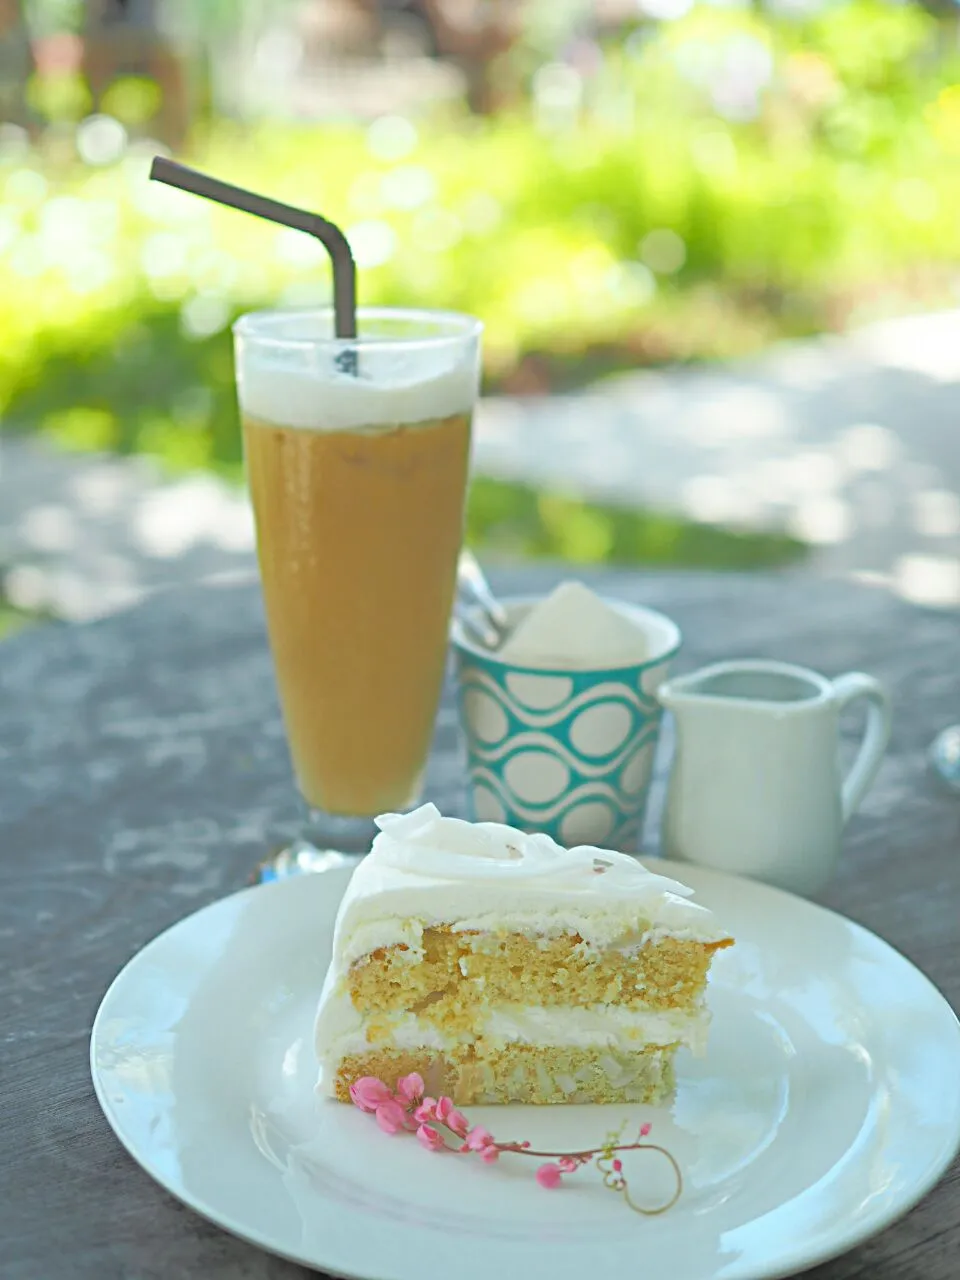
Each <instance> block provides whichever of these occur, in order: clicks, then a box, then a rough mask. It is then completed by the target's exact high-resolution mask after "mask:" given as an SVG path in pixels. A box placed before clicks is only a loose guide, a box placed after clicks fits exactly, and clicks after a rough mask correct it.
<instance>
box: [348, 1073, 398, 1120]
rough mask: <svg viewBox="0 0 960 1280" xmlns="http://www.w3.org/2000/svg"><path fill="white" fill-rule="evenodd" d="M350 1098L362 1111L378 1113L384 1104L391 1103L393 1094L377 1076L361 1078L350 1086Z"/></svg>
mask: <svg viewBox="0 0 960 1280" xmlns="http://www.w3.org/2000/svg"><path fill="white" fill-rule="evenodd" d="M350 1098H351V1101H352V1102H353V1105H354V1106H355V1107H359V1108H360V1110H361V1111H376V1109H377V1107H379V1106H381V1105H382V1104H383V1103H384V1102H389V1101H390V1100H391V1099H392V1098H393V1094H392V1093H391V1092H390V1090H389V1089H388V1088H387V1086H386V1085H385V1084H384V1083H383V1081H382V1080H378V1079H377V1077H376V1076H361V1077H360V1079H359V1080H354V1082H353V1084H352V1085H351V1086H350Z"/></svg>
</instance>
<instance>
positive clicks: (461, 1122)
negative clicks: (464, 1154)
mask: <svg viewBox="0 0 960 1280" xmlns="http://www.w3.org/2000/svg"><path fill="white" fill-rule="evenodd" d="M447 1128H448V1129H451V1130H452V1131H453V1132H454V1133H455V1134H456V1135H457V1137H458V1138H465V1137H466V1136H467V1130H468V1129H469V1128H470V1121H469V1120H468V1119H467V1117H466V1116H465V1115H464V1114H463V1112H462V1111H456V1110H454V1111H451V1112H450V1114H449V1115H448V1116H447Z"/></svg>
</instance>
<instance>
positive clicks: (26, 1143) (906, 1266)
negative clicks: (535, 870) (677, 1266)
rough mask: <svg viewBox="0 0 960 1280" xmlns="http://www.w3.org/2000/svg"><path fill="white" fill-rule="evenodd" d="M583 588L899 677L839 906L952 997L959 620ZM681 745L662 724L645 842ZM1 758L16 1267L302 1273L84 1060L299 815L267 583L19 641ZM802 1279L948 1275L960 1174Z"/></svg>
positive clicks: (455, 775) (711, 628) (778, 653)
mask: <svg viewBox="0 0 960 1280" xmlns="http://www.w3.org/2000/svg"><path fill="white" fill-rule="evenodd" d="M562 576H564V575H563V571H562V570H561V569H558V568H557V567H550V566H538V567H528V568H524V569H517V570H511V571H505V572H502V573H501V574H499V575H494V581H495V583H496V585H497V586H498V587H499V588H500V589H501V590H502V591H504V592H517V593H519V592H538V591H541V590H545V589H547V588H549V587H550V586H552V585H554V584H555V583H556V581H558V580H559V578H560V577H562ZM578 576H585V575H582V574H579V573H578ZM588 580H591V581H595V582H597V583H599V584H601V585H602V586H603V588H604V589H606V590H609V591H611V592H613V593H616V594H618V595H620V596H622V597H624V598H627V599H630V600H633V601H635V602H637V603H643V604H648V605H651V606H653V607H656V608H661V609H664V610H666V611H667V612H668V613H670V614H671V615H672V616H673V617H675V618H676V620H677V621H678V622H679V624H680V626H681V628H682V629H683V631H684V635H685V645H684V650H683V653H682V655H681V660H680V663H679V668H680V669H691V668H693V667H694V666H698V665H700V664H701V663H704V662H707V661H712V660H717V659H722V658H729V657H743V656H761V657H777V658H782V659H786V660H791V661H796V662H801V663H806V664H808V665H811V666H815V667H817V668H818V669H819V670H821V671H823V672H824V673H826V674H828V675H836V674H839V673H840V672H842V671H846V670H851V669H861V670H866V671H869V672H871V673H873V674H875V675H878V676H880V677H881V678H883V679H884V680H886V681H888V682H889V684H890V686H891V688H892V690H893V694H894V700H895V728H894V735H893V742H892V745H891V748H890V751H889V753H888V755H887V758H886V760H885V761H884V764H883V766H882V769H881V772H880V775H879V778H878V781H877V783H876V785H875V787H874V789H873V791H872V792H871V793H870V795H869V796H868V798H867V800H866V802H865V804H864V806H863V809H862V811H861V813H860V814H859V815H858V816H857V817H856V818H855V819H854V820H853V822H852V823H851V824H850V827H849V828H848V832H847V837H846V843H845V852H844V857H843V859H842V862H841V867H840V870H839V873H838V876H837V878H836V880H835V882H834V884H833V885H832V886H831V888H830V889H829V890H828V891H827V892H826V893H825V894H824V895H822V901H824V902H825V903H826V904H828V905H829V906H831V907H833V908H835V909H837V910H839V911H841V912H843V913H844V914H846V915H848V916H850V917H852V918H853V919H855V920H858V921H860V922H861V923H862V924H864V925H866V926H867V928H869V929H872V930H874V931H875V932H876V933H878V934H880V936H881V937H883V938H885V939H887V941H889V942H890V943H892V944H893V946H894V947H896V948H898V949H899V950H900V951H902V952H903V953H904V954H905V955H907V956H908V957H909V958H910V959H911V960H913V961H914V962H915V963H916V964H917V965H919V966H920V968H922V969H923V970H924V971H925V972H926V973H927V974H929V976H930V977H931V978H932V979H933V981H934V982H935V983H936V984H937V985H938V986H939V987H940V989H941V990H942V991H943V992H944V994H945V995H946V997H947V999H948V1000H949V1001H950V1002H951V1003H952V1004H953V1006H954V1007H955V1008H956V1007H957V1006H958V1004H960V798H957V797H952V796H950V795H948V794H945V793H943V792H942V791H940V790H939V789H938V786H937V784H936V782H935V780H934V779H933V778H932V777H931V776H930V774H929V772H928V769H927V765H926V758H925V755H926V750H927V747H928V744H929V742H930V739H931V737H932V736H933V734H934V733H935V732H936V731H937V730H938V729H940V728H942V727H943V726H944V725H946V724H948V723H950V722H951V721H957V720H960V644H958V638H960V624H958V619H957V617H956V616H955V615H950V614H946V613H935V612H925V611H922V610H919V609H915V608H913V607H910V606H908V605H906V604H904V603H902V602H900V601H898V600H896V599H894V598H892V597H891V596H890V595H888V594H887V593H886V592H884V591H883V590H880V589H872V588H867V587H863V586H855V585H851V584H847V583H842V582H829V581H824V580H819V579H816V578H813V577H808V576H805V575H803V574H797V575H792V574H787V575H779V576H771V577H766V578H754V577H739V576H714V575H691V576H680V575H664V576H642V575H638V574H633V573H630V574H617V573H608V574H605V575H593V577H589V576H588ZM856 729H857V726H856V725H855V724H854V725H851V726H850V729H849V732H850V733H851V735H852V734H855V732H856ZM667 736H669V735H667ZM668 751H669V741H665V742H664V744H663V749H662V751H661V755H660V759H659V762H658V769H657V780H656V782H655V787H654V793H653V797H652V802H651V812H650V815H649V821H648V827H647V843H648V845H649V846H650V847H653V846H654V845H655V841H656V830H657V825H658V821H657V820H658V809H659V804H660V800H661V795H662V789H663V771H664V767H665V760H666V755H667V753H668ZM0 756H2V760H3V769H2V771H0V836H2V844H0V849H2V853H0V972H2V975H3V978H2V981H0V1081H2V1099H3V1121H2V1135H3V1137H2V1143H0V1275H2V1276H3V1277H10V1278H11V1280H21V1278H23V1280H60V1278H61V1277H83V1278H84V1280H86V1278H87V1277H90V1280H94V1278H95V1280H112V1278H114V1277H117V1278H121V1277H122V1278H123V1280H127V1278H128V1277H129V1278H136V1280H152V1278H153V1277H179V1276H202V1277H205V1280H219V1278H220V1277H224V1278H226V1277H230V1278H231V1280H281V1278H282V1277H293V1276H304V1275H307V1274H309V1273H308V1272H306V1271H305V1270H304V1269H303V1268H301V1267H298V1266H295V1265H292V1264H290V1263H288V1262H284V1261H281V1260H279V1259H276V1258H272V1257H270V1256H268V1255H266V1254H264V1253H261V1252H260V1251H259V1250H257V1249H255V1248H253V1247H251V1246H249V1245H247V1244H244V1243H242V1242H241V1241H239V1240H236V1239H234V1238H233V1237H231V1236H229V1235H227V1234H225V1233H224V1232H222V1231H220V1230H219V1229H218V1228H217V1227H214V1226H212V1225H210V1224H208V1223H207V1222H205V1221H203V1220H202V1219H201V1218H199V1217H197V1216H195V1215H194V1214H193V1213H191V1212H189V1211H188V1210H187V1209H185V1208H183V1207H182V1206H181V1205H180V1204H179V1203H177V1202H176V1201H174V1200H172V1199H171V1198H170V1197H169V1196H167V1195H166V1194H165V1193H164V1192H163V1191H162V1190H160V1188H159V1187H157V1186H156V1185H155V1184H154V1183H153V1182H152V1181H151V1180H150V1179H149V1178H148V1177H147V1176H146V1174H144V1173H143V1172H141V1170H140V1169H139V1168H138V1167H137V1166H136V1165H135V1164H134V1162H133V1161H132V1160H131V1159H130V1158H129V1157H128V1156H127V1155H126V1154H125V1153H124V1152H123V1151H122V1150H121V1148H120V1146H119V1144H118V1143H117V1141H116V1139H115V1138H114V1136H113V1134H112V1133H111V1131H110V1130H109V1128H108V1126H107V1123H106V1121H105V1120H104V1119H103V1117H102V1115H101V1114H100V1111H99V1109H98V1107H97V1103H96V1100H95V1098H94V1094H93V1089H92V1086H91V1083H90V1073H89V1067H88V1059H87V1055H88V1041H89V1033H90V1026H91V1023H92V1020H93V1016H94V1014H95V1012H96V1009H97V1005H98V1003H99V1001H100V999H101V997H102V995H103V992H104V991H105V989H106V987H107V986H108V984H109V983H110V981H111V979H112V978H113V977H114V975H115V974H116V973H117V972H118V970H119V969H120V968H122V966H123V965H124V964H125V962H126V961H127V960H128V959H129V958H130V956H131V955H132V954H133V953H134V952H135V951H136V950H137V949H138V948H140V947H142V946H143V945H144V943H146V942H147V941H148V940H149V939H150V938H152V937H153V936H154V935H155V934H157V933H158V932H160V930H162V929H164V928H165V927H166V926H167V925H169V924H171V923H172V922H173V921H174V920H176V919H178V918H179V917H181V916H183V915H186V914H188V913H189V912H192V911H194V910H196V909H197V908H199V907H201V906H203V905H204V904H206V903H208V902H210V901H212V900H214V899H216V898H217V897H220V896H222V895H223V894H226V893H228V892H230V891H231V890H233V889H235V888H238V887H240V886H241V885H243V884H244V883H245V881H246V879H247V876H248V874H249V872H250V869H251V867H252V866H253V864H254V863H255V862H256V861H257V860H258V859H259V858H260V857H262V856H263V854H264V851H265V849H266V848H267V847H268V846H270V845H271V844H273V843H277V842H279V841H280V840H282V839H284V838H285V837H288V836H289V835H291V834H293V833H294V832H295V831H296V829H297V826H298V821H299V812H298V805H297V800H296V797H295V795H294V792H293V787H292V783H291V779H290V773H289V762H288V758H287V754H286V748H285V745H284V739H283V731H282V726H281V724H280V719H279V714H278V710H277V705H276V700H275V694H274V687H273V678H272V673H271V668H270V661H269V657H268V653H267V648H266V643H265V638H264V630H263V619H262V611H261V604H260V595H259V590H258V588H257V586H256V584H255V583H254V582H239V583H238V582H234V583H229V584H219V585H210V586H208V587H205V588H203V589H193V590H190V591H174V592H170V593H165V594H162V595H158V596H157V597H155V598H154V599H152V600H151V601H149V602H148V603H147V604H145V605H143V606H141V607H140V608H138V609H135V610H133V611H131V612H129V613H127V614H123V615H118V616H116V617H114V618H111V619H108V620H105V621H103V622H99V623H95V624H92V625H89V626H74V625H70V626H49V627H46V628H42V629H38V630H35V631H32V632H29V633H25V634H22V635H20V636H16V637H14V638H12V639H9V640H7V641H6V642H5V643H3V644H2V645H0ZM462 787H463V774H462V766H461V760H460V754H459V745H458V740H457V733H456V726H455V717H454V711H453V704H452V701H451V699H450V693H449V690H448V691H447V696H446V699H445V702H444V706H443V709H442V711H441V715H440V719H439V723H438V729H437V739H436V744H435V750H434V755H433V759H432V763H431V769H430V773H429V777H428V787H427V792H428V798H429V799H433V800H435V801H436V802H437V803H438V804H439V805H440V806H441V807H442V808H443V809H444V810H446V811H448V812H462V811H463V792H462ZM809 1274H810V1275H811V1276H812V1277H814V1278H815V1280H956V1277H957V1276H958V1275H960V1170H958V1167H957V1166H956V1165H955V1166H954V1168H953V1169H952V1170H951V1172H950V1173H949V1174H948V1175H947V1177H946V1178H945V1179H944V1180H943V1181H942V1182H941V1184H940V1185H939V1187H937V1188H936V1190H935V1191H934V1192H933V1193H932V1194H931V1195H930V1196H928V1197H927V1199H926V1200H925V1201H924V1202H923V1203H922V1204H921V1205H920V1206H919V1207H918V1208H917V1209H916V1210H914V1211H913V1212H912V1213H911V1214H910V1215H908V1217H906V1218H905V1219H904V1220H903V1221H901V1222H900V1223H898V1224H897V1225H895V1226H893V1227H892V1228H890V1229H889V1230H888V1231H886V1232H885V1233H883V1234H882V1235H881V1236H879V1237H877V1238H876V1239H875V1240H873V1241H871V1242H870V1243H868V1244H866V1245H864V1246H862V1247H861V1248H859V1249H857V1250H855V1251H854V1252H852V1253H850V1254H848V1255H847V1256H845V1257H843V1258H839V1259H837V1260H835V1261H833V1262H831V1263H828V1264H826V1265H824V1266H821V1267H820V1268H818V1269H816V1270H815V1271H813V1272H811V1273H809ZM650 1280H660V1278H659V1277H651V1278H650Z"/></svg>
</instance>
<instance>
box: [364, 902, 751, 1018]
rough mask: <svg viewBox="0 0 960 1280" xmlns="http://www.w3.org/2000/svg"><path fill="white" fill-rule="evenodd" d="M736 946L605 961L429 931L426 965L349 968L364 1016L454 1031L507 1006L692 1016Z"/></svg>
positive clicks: (412, 956)
mask: <svg viewBox="0 0 960 1280" xmlns="http://www.w3.org/2000/svg"><path fill="white" fill-rule="evenodd" d="M728 945H730V944H729V942H727V941H723V942H711V943H708V942H697V941H691V940H687V939H682V938H671V937H667V938H663V939H661V940H660V941H658V942H651V943H647V944H646V945H644V946H641V947H638V948H636V949H632V950H629V951H618V950H613V949H608V950H606V951H603V952H597V951H594V950H592V949H591V948H589V947H587V946H586V945H585V943H584V942H583V939H582V938H581V937H580V935H579V934H561V935H559V936H558V937H553V938H531V937H527V936H525V935H523V934H517V933H502V934H495V933H485V934H479V933H457V932H454V931H453V930H451V929H449V928H444V927H442V926H441V927H434V928H430V929H425V930H424V934H423V947H422V956H419V955H418V954H417V953H416V952H413V951H411V950H410V949H409V948H408V947H407V946H405V945H404V944H402V943H401V944H399V945H397V946H392V947H381V948H379V949H378V950H376V951H373V952H371V953H370V954H369V955H366V956H364V957H363V958H362V959H360V960H358V961H357V962H356V963H355V964H353V965H352V966H351V967H350V970H349V972H348V975H347V986H348V990H349V992H350V998H351V1000H352V1002H353V1005H354V1007H355V1008H356V1009H358V1010H359V1011H360V1012H361V1013H362V1014H364V1015H375V1014H378V1013H381V1014H382V1013H385V1012H394V1011H405V1012H411V1013H417V1014H418V1015H420V1016H421V1017H430V1018H431V1020H434V1021H437V1022H438V1023H445V1022H450V1024H451V1025H455V1022H456V1020H457V1019H458V1017H470V1018H472V1017H473V1015H474V1013H475V1012H476V1011H477V1010H479V1009H480V1008H490V1007H491V1006H494V1005H496V1004H498V1003H501V1002H504V1003H510V1002H518V1001H519V1002H520V1003H523V1004H533V1005H539V1006H541V1007H544V1006H549V1005H591V1004H616V1005H622V1006H623V1007H624V1008H626V1009H637V1010H639V1009H651V1010H670V1009H686V1008H689V1007H690V1006H691V1005H692V1004H694V1003H695V1002H696V1001H697V1000H698V999H699V998H700V996H701V995H702V994H703V991H704V988H705V986H706V981H707V971H708V970H709V968H710V962H711V960H712V958H713V954H714V952H715V951H717V950H718V949H720V948H721V947H724V946H728Z"/></svg>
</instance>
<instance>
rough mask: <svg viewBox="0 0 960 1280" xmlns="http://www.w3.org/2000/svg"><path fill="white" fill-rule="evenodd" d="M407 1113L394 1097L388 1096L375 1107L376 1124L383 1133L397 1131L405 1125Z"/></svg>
mask: <svg viewBox="0 0 960 1280" xmlns="http://www.w3.org/2000/svg"><path fill="white" fill-rule="evenodd" d="M406 1120H407V1113H406V1111H405V1110H404V1108H403V1107H402V1105H401V1104H400V1103H399V1102H398V1101H397V1100H396V1098H388V1099H387V1101H386V1102H381V1103H380V1105H379V1107H377V1124H378V1125H379V1126H380V1128H381V1129H382V1130H383V1132H384V1133H399V1132H400V1130H401V1129H403V1128H405V1127H406Z"/></svg>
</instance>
